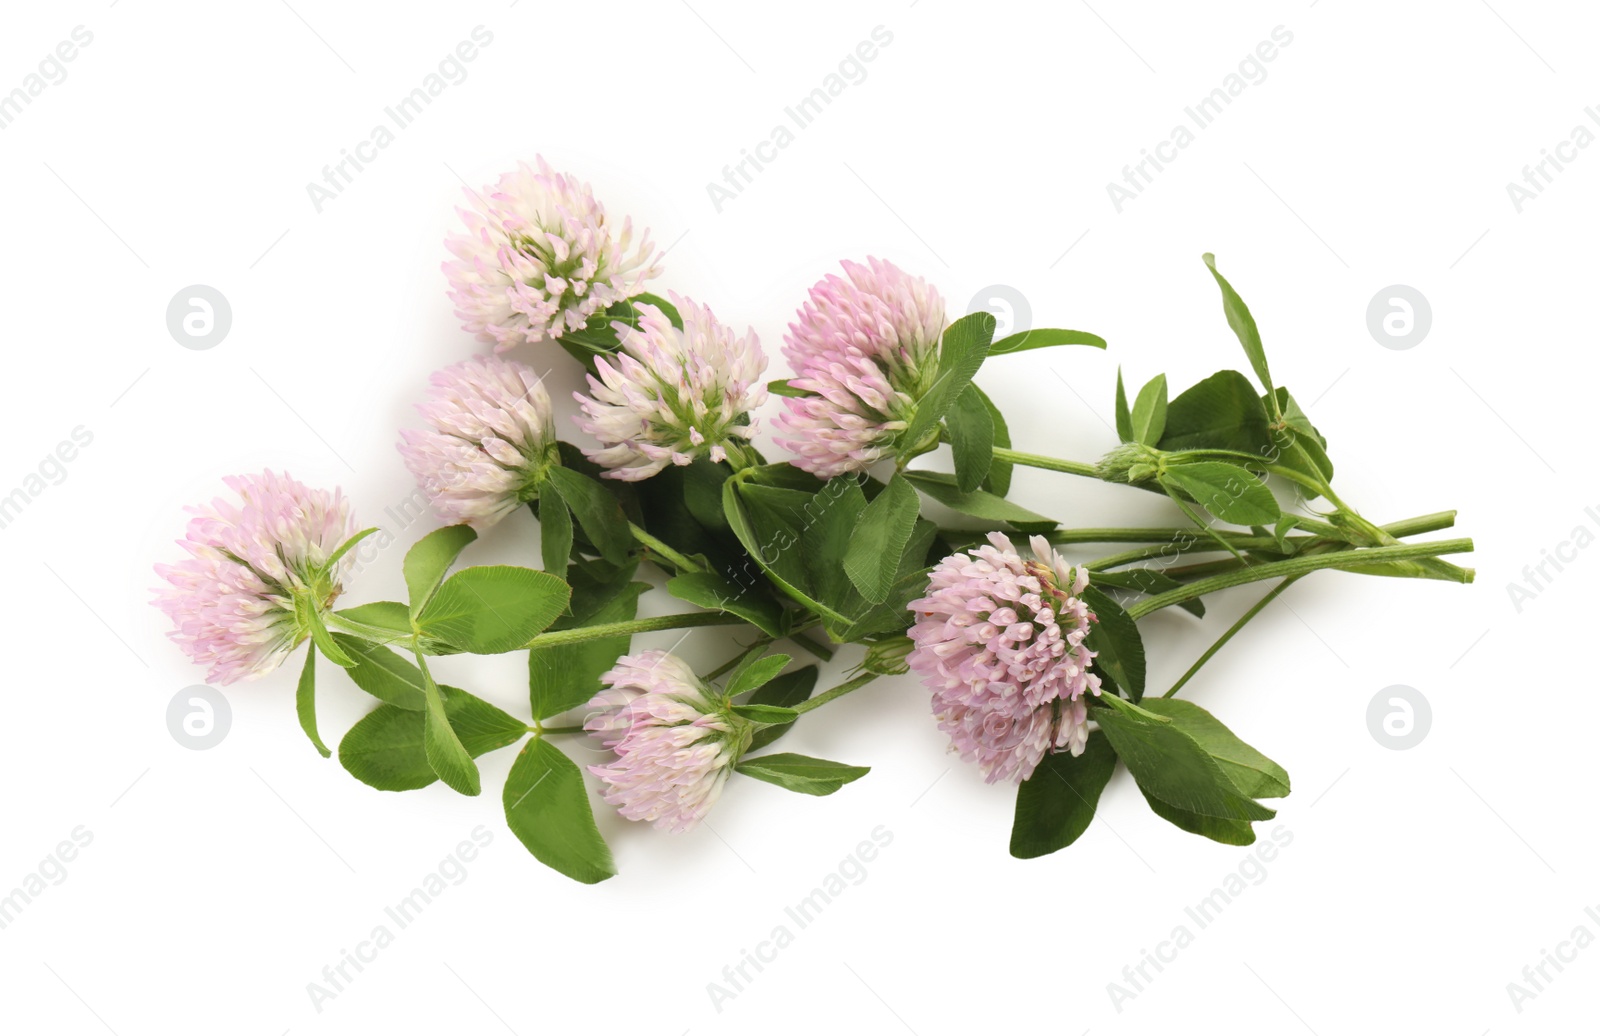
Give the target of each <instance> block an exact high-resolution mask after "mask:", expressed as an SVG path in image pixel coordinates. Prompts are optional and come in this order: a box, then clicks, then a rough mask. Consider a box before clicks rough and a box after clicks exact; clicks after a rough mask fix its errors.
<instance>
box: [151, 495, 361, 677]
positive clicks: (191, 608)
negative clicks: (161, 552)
mask: <svg viewBox="0 0 1600 1036" xmlns="http://www.w3.org/2000/svg"><path fill="white" fill-rule="evenodd" d="M223 481H224V482H225V483H226V484H227V486H228V488H229V489H231V490H233V491H234V492H235V493H237V494H238V496H239V501H238V502H237V503H234V502H232V501H229V500H224V499H222V498H220V497H219V498H217V499H216V500H213V501H212V502H211V503H210V504H206V505H201V506H197V507H190V508H188V511H189V513H190V514H192V515H193V516H194V517H192V518H191V519H190V520H189V524H188V527H187V529H186V530H185V533H184V537H183V539H181V540H179V541H178V545H179V546H180V547H182V548H183V549H184V550H185V551H186V552H188V554H189V556H188V557H187V558H184V559H183V560H181V561H179V562H177V563H176V564H172V565H167V564H158V565H156V574H157V575H158V576H160V577H161V578H162V579H164V580H166V582H167V584H168V585H166V586H163V587H160V588H158V589H157V590H156V591H155V600H154V602H153V603H154V604H155V606H156V607H158V608H160V609H161V610H162V611H163V612H164V613H166V615H167V617H168V618H169V619H171V620H172V625H173V629H172V630H171V631H170V632H169V633H168V634H167V635H168V636H169V637H171V638H172V639H173V641H175V642H176V643H177V645H178V646H179V647H180V648H182V649H183V651H184V653H185V654H187V655H188V656H189V658H190V659H191V660H193V661H194V662H195V663H196V664H198V665H203V666H206V667H208V671H207V673H206V679H208V680H210V681H211V682H213V683H218V684H230V683H233V682H235V681H237V680H253V679H255V678H257V677H260V676H264V675H266V674H267V673H270V672H272V671H273V670H274V669H276V668H278V666H279V665H281V664H282V663H283V660H284V658H285V657H286V656H287V655H288V654H289V652H290V651H291V650H293V649H294V648H295V647H296V646H297V645H298V644H299V643H300V642H301V641H303V640H305V639H306V637H307V636H309V635H310V632H311V630H310V625H309V620H308V618H307V617H306V616H305V614H304V613H303V611H302V609H306V608H315V609H316V610H317V611H319V612H320V611H325V610H327V609H328V608H330V607H332V605H333V602H334V600H335V599H336V598H337V597H338V596H339V594H340V593H341V592H342V591H343V585H342V582H343V579H344V577H345V576H346V575H347V574H348V573H349V569H350V566H351V564H352V561H353V559H352V557H351V556H350V555H348V554H347V555H345V556H343V557H341V558H339V559H338V560H337V561H334V562H333V563H332V564H330V559H332V558H333V555H334V553H335V552H336V551H337V550H338V549H339V547H340V545H341V544H343V543H344V542H345V541H346V540H348V539H349V538H350V537H351V536H352V535H354V533H355V526H354V523H353V522H352V520H351V516H350V505H349V501H347V500H345V498H344V496H343V495H342V494H341V493H340V491H339V490H337V489H336V490H334V491H333V492H331V493H330V492H328V491H327V490H323V489H308V488H307V487H305V486H304V485H302V484H300V483H299V482H296V481H295V480H294V479H292V478H290V477H289V476H288V475H287V474H283V475H278V474H274V473H273V472H271V471H265V472H262V473H261V474H259V475H234V476H230V477H229V478H226V479H224V480H223Z"/></svg>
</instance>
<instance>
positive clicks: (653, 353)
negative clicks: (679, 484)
mask: <svg viewBox="0 0 1600 1036" xmlns="http://www.w3.org/2000/svg"><path fill="white" fill-rule="evenodd" d="M671 300H672V304H673V306H675V307H676V308H677V310H678V315H679V317H680V319H681V320H682V321H683V329H682V330H681V331H680V330H679V329H677V328H675V327H673V326H672V321H671V320H669V319H668V318H667V315H666V314H665V313H663V312H662V311H661V309H659V308H658V307H656V306H652V305H650V304H649V303H641V304H639V305H638V310H639V323H638V326H637V327H628V326H627V325H626V324H623V323H621V322H618V323H617V324H616V325H614V326H615V327H616V330H617V334H618V336H619V337H620V339H621V343H622V348H621V350H620V351H619V352H618V353H616V354H615V356H614V357H613V358H612V359H609V360H608V359H606V358H605V357H597V358H596V359H595V370H596V373H597V374H598V376H596V375H593V374H592V375H590V376H589V395H588V396H585V395H583V394H582V393H573V395H574V397H575V398H576V399H577V400H578V402H579V403H580V404H581V405H582V409H583V416H582V417H578V418H577V419H576V420H577V422H578V427H579V428H581V429H582V430H583V431H584V432H586V433H587V434H589V435H592V436H594V437H595V438H596V439H598V440H600V442H601V444H602V448H601V449H597V450H585V451H584V453H585V454H587V455H588V457H589V459H590V460H593V461H594V462H595V463H597V464H599V465H600V466H602V467H604V468H608V469H610V470H608V471H607V472H606V477H608V478H615V479H622V480H624V481H628V482H636V481H638V480H640V479H646V478H649V477H650V476H651V475H654V474H656V473H657V472H659V471H660V470H661V469H663V468H665V467H666V466H667V464H668V463H672V464H688V463H690V462H691V461H693V460H694V458H696V457H698V456H701V455H702V454H704V455H708V456H710V458H711V459H712V460H714V461H722V460H725V459H726V458H727V456H728V453H729V451H730V449H731V450H734V451H737V450H738V448H739V447H738V444H737V443H736V442H734V440H736V439H748V438H749V437H750V421H749V412H750V411H751V410H754V409H755V408H756V407H758V406H760V405H761V404H762V403H764V402H766V399H767V387H766V385H765V384H763V383H762V381H761V374H762V372H763V371H765V370H766V369H767V358H766V355H765V354H763V353H762V351H761V342H760V340H759V339H758V338H757V337H756V333H755V331H753V330H749V329H746V331H745V333H744V335H743V336H739V335H735V334H734V332H733V329H732V328H729V327H726V326H724V325H722V324H720V323H718V322H717V319H716V317H715V316H714V315H712V312H711V310H709V309H707V308H706V307H705V306H702V305H699V304H698V303H696V302H694V301H692V300H690V299H686V298H681V297H680V296H678V295H672V296H671Z"/></svg>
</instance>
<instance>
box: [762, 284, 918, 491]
mask: <svg viewBox="0 0 1600 1036" xmlns="http://www.w3.org/2000/svg"><path fill="white" fill-rule="evenodd" d="M841 265H842V266H843V267H844V273H845V275H844V276H843V277H840V276H839V275H838V274H829V275H828V276H826V277H824V278H823V279H822V280H820V281H818V282H817V284H816V285H815V286H814V287H812V289H811V294H810V298H809V299H808V300H807V301H806V303H805V304H804V305H803V306H801V307H800V312H799V314H798V318H797V319H796V321H795V322H794V323H792V324H790V325H789V333H788V334H787V335H785V336H784V350H783V354H784V357H785V359H787V360H788V361H789V365H790V367H791V368H792V369H793V370H794V371H795V372H796V377H794V378H791V379H790V381H789V384H790V386H791V387H793V388H796V389H801V390H803V391H805V392H808V393H810V395H806V396H800V397H789V398H785V399H784V401H783V404H784V413H783V414H782V415H781V416H780V417H779V418H778V421H777V432H778V434H777V436H776V441H777V443H778V445H780V446H782V447H783V448H785V449H787V450H790V451H791V452H793V453H794V454H795V455H796V457H795V460H794V463H795V465H796V466H798V467H800V468H803V469H805V470H806V471H809V472H811V473H812V474H814V475H816V476H818V477H819V478H832V477H834V476H836V475H842V474H846V473H848V472H852V471H862V470H865V469H866V468H868V467H870V466H871V465H872V464H873V463H875V462H876V461H878V460H880V459H882V458H884V457H886V456H889V455H890V454H892V453H893V452H894V450H895V448H896V447H897V445H899V443H898V440H899V438H900V434H901V433H902V432H904V431H905V430H906V427H907V425H908V424H909V423H910V420H911V417H912V415H913V414H914V413H915V412H916V405H917V402H918V400H920V399H921V398H922V397H923V396H924V395H926V394H927V392H928V390H929V389H930V388H932V386H933V383H934V381H935V380H936V379H937V377H938V367H939V342H940V338H941V336H942V335H943V334H944V299H943V298H942V297H940V295H939V293H938V291H937V290H935V289H934V288H933V287H931V286H930V285H929V284H928V283H927V282H926V281H924V280H923V279H922V278H921V277H913V276H911V275H910V274H907V273H905V272H904V271H902V270H901V269H900V268H899V267H897V266H895V265H894V264H893V263H889V262H885V261H883V260H881V259H871V258H869V259H868V260H867V265H865V266H863V265H861V264H860V263H855V262H850V261H846V262H844V263H842V264H841Z"/></svg>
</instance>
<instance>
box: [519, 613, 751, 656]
mask: <svg viewBox="0 0 1600 1036" xmlns="http://www.w3.org/2000/svg"><path fill="white" fill-rule="evenodd" d="M744 624H745V620H743V619H741V618H739V616H737V615H730V614H728V613H727V612H684V613H682V614H679V615H657V616H655V617H654V618H650V619H628V620H626V621H624V622H602V623H600V624H599V625H596V626H582V627H579V628H578V629H570V630H550V631H546V632H544V633H540V634H539V635H538V636H536V637H534V638H533V639H532V640H530V641H528V642H527V643H526V644H524V645H522V647H520V648H517V649H516V650H518V651H526V650H528V649H529V648H536V647H552V646H554V645H557V644H582V643H583V642H584V641H588V640H603V639H605V638H606V637H622V636H631V635H633V634H635V633H654V632H656V631H658V630H681V629H691V628H693V627H695V626H742V625H744Z"/></svg>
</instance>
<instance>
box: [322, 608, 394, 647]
mask: <svg viewBox="0 0 1600 1036" xmlns="http://www.w3.org/2000/svg"><path fill="white" fill-rule="evenodd" d="M322 619H323V621H324V622H326V623H327V624H328V625H329V626H335V627H337V628H339V629H341V630H343V631H344V632H346V633H354V634H355V635H356V636H358V637H360V638H361V639H363V640H370V641H372V642H373V643H375V644H397V643H399V642H400V641H403V640H410V639H411V638H412V637H413V636H415V634H412V633H409V632H406V631H403V630H395V629H389V628H388V627H386V626H373V625H369V624H368V623H365V622H357V621H356V620H354V619H347V618H345V617H344V616H343V615H340V614H339V613H338V612H324V613H323V615H322Z"/></svg>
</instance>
